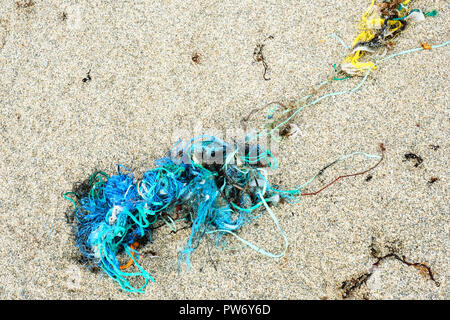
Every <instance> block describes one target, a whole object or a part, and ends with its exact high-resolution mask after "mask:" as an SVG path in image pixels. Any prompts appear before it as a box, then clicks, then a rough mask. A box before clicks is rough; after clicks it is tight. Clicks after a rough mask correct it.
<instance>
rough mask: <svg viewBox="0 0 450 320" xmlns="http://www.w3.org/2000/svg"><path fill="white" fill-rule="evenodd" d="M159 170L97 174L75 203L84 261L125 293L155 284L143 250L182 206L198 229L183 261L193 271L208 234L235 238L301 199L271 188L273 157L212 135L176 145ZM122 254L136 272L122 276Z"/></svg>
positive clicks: (159, 162)
mask: <svg viewBox="0 0 450 320" xmlns="http://www.w3.org/2000/svg"><path fill="white" fill-rule="evenodd" d="M155 165H156V167H155V168H154V169H151V170H148V171H147V172H145V174H144V176H143V178H142V179H140V180H139V181H138V180H137V179H136V178H135V177H134V175H133V173H132V172H131V171H130V170H129V169H127V168H125V167H124V166H122V165H119V166H118V173H117V174H116V175H112V176H108V175H107V174H106V173H104V172H96V173H95V174H93V175H92V176H91V178H90V180H89V183H88V191H87V190H86V192H85V194H84V195H80V194H76V196H77V197H78V198H79V202H78V206H77V203H76V202H75V201H73V200H72V202H73V203H74V204H75V210H74V216H75V218H76V230H75V233H76V245H77V247H78V248H79V250H80V252H81V254H82V255H83V257H84V258H86V259H87V260H89V261H91V262H92V264H93V265H95V266H97V267H100V268H101V269H103V270H104V271H105V272H106V273H107V274H108V275H109V276H110V277H111V278H113V279H114V280H115V281H117V282H118V283H119V284H120V286H121V288H122V289H123V290H125V291H130V292H143V290H144V288H145V287H146V285H147V284H148V282H149V281H154V279H153V278H152V277H151V276H150V274H149V273H148V272H147V271H146V270H144V269H143V268H142V267H141V266H140V265H139V264H138V259H139V256H138V252H137V250H136V248H137V244H139V243H140V242H141V241H142V239H145V238H147V239H148V238H150V239H151V237H152V234H151V233H152V229H154V226H155V223H156V222H158V221H164V222H166V223H168V224H169V222H168V221H167V219H170V220H171V221H172V223H173V222H174V220H173V219H172V218H171V215H170V213H174V212H178V210H177V209H179V207H180V206H181V207H182V208H183V212H187V214H186V217H185V218H186V219H187V220H189V221H190V222H191V223H192V231H191V235H190V236H189V239H188V240H187V243H186V245H185V247H184V249H183V250H182V251H181V252H180V261H184V262H186V263H187V264H188V265H189V266H190V254H191V253H192V252H193V251H194V250H195V248H197V247H198V245H199V244H200V242H201V240H202V238H203V237H204V236H205V235H206V234H211V233H214V234H216V235H217V237H220V236H222V235H224V234H227V233H231V234H234V233H233V232H234V231H236V230H238V229H240V228H241V227H242V226H243V225H245V224H246V223H248V222H249V221H251V220H252V219H255V218H257V217H258V216H259V215H260V212H259V211H260V210H259V209H268V210H269V212H270V213H271V211H270V209H269V206H268V204H272V205H276V204H277V203H279V202H280V201H281V200H286V201H291V200H293V199H294V198H296V197H297V196H298V194H299V192H300V191H298V190H294V191H281V190H277V189H276V188H274V187H273V186H271V185H270V184H269V182H268V180H267V169H274V168H276V166H277V163H276V160H275V158H274V157H273V156H272V154H271V153H270V151H269V150H267V149H263V148H261V147H260V146H259V145H250V144H248V143H244V144H242V145H237V144H233V145H231V144H227V143H225V142H223V141H221V140H220V139H217V138H215V137H212V136H200V137H197V138H195V139H192V140H191V141H189V142H187V143H186V144H185V145H184V146H182V145H181V143H178V144H177V145H176V146H175V147H174V148H173V149H172V150H171V151H170V152H169V153H168V155H167V156H166V157H164V158H161V159H158V160H156V162H155ZM271 215H272V217H273V218H274V219H275V222H276V224H277V226H278V227H279V225H278V222H277V221H276V218H275V217H274V216H273V213H271ZM280 230H281V229H280ZM235 236H236V237H238V238H239V236H237V235H235ZM285 239H286V238H285ZM286 241H287V240H286ZM244 242H245V240H244ZM247 244H248V243H247ZM250 246H251V247H253V248H254V249H255V250H257V251H260V252H263V253H265V251H264V250H262V249H258V248H257V247H256V246H252V245H251V244H250ZM255 247H256V248H255ZM121 252H125V253H126V254H127V255H128V256H129V258H130V264H134V265H135V266H136V268H137V271H136V272H125V271H124V269H126V268H127V267H123V266H121V265H120V262H119V260H118V258H117V256H118V254H120V253H121ZM266 254H267V255H269V256H271V254H269V253H266ZM272 256H274V255H272ZM137 276H139V277H142V278H143V279H144V281H143V282H144V283H143V284H142V286H141V287H137V288H136V287H134V286H133V284H132V283H131V282H130V281H129V279H130V277H131V278H133V277H137Z"/></svg>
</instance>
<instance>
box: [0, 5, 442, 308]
mask: <svg viewBox="0 0 450 320" xmlns="http://www.w3.org/2000/svg"><path fill="white" fill-rule="evenodd" d="M312 3H314V4H312ZM369 4H370V1H368V0H354V1H339V0H328V1H322V0H317V1H313V2H312V1H307V0H296V1H293V0H288V1H256V0H243V1H231V0H222V1H216V0H197V1H191V0H185V1H181V0H158V1H142V0H133V1H131V0H124V1H119V2H118V3H116V2H115V1H101V0H91V1H85V0H73V1H72V0H63V1H56V0H33V1H25V0H18V1H10V0H0V147H1V150H0V151H1V152H0V258H1V259H0V299H343V298H347V299H449V298H450V295H449V292H450V291H449V289H450V288H449V285H450V283H449V275H450V274H449V269H450V268H449V180H448V177H449V168H450V164H449V161H448V159H449V157H448V153H447V151H448V148H449V139H448V137H449V133H450V121H449V102H448V101H450V97H449V90H448V88H449V85H450V82H449V76H448V74H449V61H450V50H449V48H450V46H447V47H442V48H438V49H432V50H423V51H419V52H414V53H411V54H405V55H402V56H399V57H396V58H393V59H391V60H388V61H386V62H384V63H382V64H380V65H379V66H378V68H377V70H375V71H373V73H372V74H371V75H370V76H369V77H368V79H367V81H366V82H365V83H364V85H363V86H362V87H361V89H360V90H359V91H357V92H355V93H353V94H346V95H341V96H336V97H331V98H328V99H326V100H323V101H321V102H320V103H318V104H316V105H313V106H311V107H308V108H306V109H304V110H303V111H302V112H300V113H299V114H298V116H297V117H296V118H295V119H294V121H293V123H295V124H296V125H297V126H298V128H299V129H300V133H299V134H297V135H296V136H294V137H291V138H288V139H286V140H283V141H282V142H281V143H280V144H279V145H278V146H277V149H278V150H277V160H278V162H279V169H278V170H277V171H276V172H275V173H274V174H273V175H271V177H270V179H271V181H272V182H273V183H276V184H277V185H279V186H280V187H282V188H284V189H290V188H294V187H296V186H300V185H302V184H303V183H305V182H306V181H307V180H308V179H309V178H311V177H312V176H313V175H315V174H316V173H317V172H318V171H319V170H320V169H321V168H323V167H324V166H325V165H327V164H329V163H331V162H333V161H334V160H336V159H337V158H339V157H340V156H342V155H346V154H350V153H352V152H356V151H361V152H367V153H370V154H380V148H379V145H380V143H383V144H384V146H385V148H386V151H385V159H384V160H383V162H381V163H380V165H379V166H378V167H377V168H376V169H374V170H373V171H371V172H370V174H369V173H368V174H365V175H361V176H356V177H349V178H346V179H342V180H340V181H338V182H337V183H335V184H334V185H333V186H331V187H329V188H327V189H326V190H324V191H323V192H321V193H320V194H318V195H316V196H310V197H301V198H300V201H299V202H298V203H295V204H288V203H284V204H280V205H279V206H276V207H274V208H273V211H274V213H275V215H276V216H277V218H278V220H279V222H280V225H281V227H282V228H283V230H284V232H285V233H286V237H287V239H288V240H289V249H288V252H287V255H286V256H285V257H282V258H279V259H272V258H268V257H265V256H264V255H261V254H259V253H257V252H255V251H254V250H252V249H251V248H249V247H247V246H245V245H244V244H243V243H241V242H239V241H238V240H236V239H235V238H233V237H227V238H226V240H227V246H226V247H216V246H215V242H214V239H213V238H212V237H206V238H205V239H204V240H203V241H202V243H201V245H200V246H199V247H198V248H197V249H196V250H195V251H194V253H193V254H192V256H191V263H192V267H191V269H190V270H186V269H185V268H183V270H181V272H179V271H178V270H177V255H178V252H179V250H180V249H182V248H183V246H184V245H185V244H186V240H187V238H188V237H189V234H190V231H189V229H185V230H181V231H179V232H177V233H176V234H174V233H171V232H170V231H171V230H170V229H169V228H168V227H162V228H159V229H158V230H155V232H154V235H153V236H154V237H153V238H154V242H153V243H152V244H148V245H147V246H145V247H144V248H142V254H141V257H140V260H139V261H140V264H141V266H142V267H143V268H145V269H146V270H147V271H149V273H150V274H151V275H152V276H153V277H154V278H155V282H154V283H151V284H149V285H148V286H147V288H146V291H145V293H143V294H131V293H127V292H124V291H122V290H121V289H120V287H119V286H118V285H117V283H116V282H114V281H113V280H111V279H110V278H109V277H108V276H107V275H106V274H105V273H102V272H97V273H94V272H91V271H90V270H88V269H87V268H86V267H84V266H83V265H82V264H81V263H80V262H79V261H78V260H79V251H78V249H77V248H76V247H75V244H74V234H73V225H71V224H68V223H67V221H66V216H65V214H66V213H67V212H68V211H70V209H71V208H72V205H71V203H70V202H69V201H67V200H65V199H64V198H63V196H62V194H63V193H64V192H66V191H70V190H71V189H72V187H73V186H74V184H75V183H77V182H80V181H83V180H85V179H86V178H88V177H89V176H90V175H91V174H92V172H93V171H95V170H103V171H105V172H107V173H110V174H113V173H115V172H117V164H119V163H120V164H123V165H125V166H127V167H128V168H130V169H132V170H133V172H134V173H135V174H136V175H137V176H142V174H143V173H144V172H145V171H146V170H147V169H151V168H153V167H154V166H155V165H154V161H155V160H156V159H158V158H161V157H163V156H164V155H165V153H166V152H167V151H168V150H170V149H171V147H172V146H173V145H174V144H175V142H176V141H177V136H178V135H179V134H178V133H179V132H187V134H189V133H192V136H191V137H194V135H195V134H196V132H197V131H198V128H199V127H202V128H204V129H207V130H209V131H213V130H214V131H215V132H219V133H222V134H223V133H224V132H226V131H227V130H229V129H230V128H231V129H232V128H239V127H240V124H241V120H242V118H243V117H245V116H247V115H248V114H249V113H250V112H251V110H254V109H255V108H260V110H259V111H258V112H256V113H255V114H254V116H253V117H252V119H251V121H249V124H248V126H249V127H255V128H256V127H258V126H261V125H262V124H263V123H264V117H265V115H266V113H267V109H261V108H262V107H264V106H265V105H267V104H268V103H270V102H272V101H280V102H282V103H284V104H289V103H290V102H292V101H296V100H297V99H299V98H301V97H303V96H304V95H306V94H307V93H308V92H310V91H311V89H312V88H313V86H314V85H315V84H317V83H320V82H321V81H323V80H324V79H327V77H329V76H330V74H332V73H333V64H335V63H340V62H341V61H342V59H343V58H344V57H345V56H346V55H347V54H348V52H349V50H348V49H346V48H345V47H344V46H343V45H342V44H341V43H340V41H338V40H337V39H336V38H333V37H332V36H330V35H331V34H337V35H339V36H340V37H341V39H342V40H343V42H344V43H346V44H351V43H352V40H353V38H354V37H355V36H356V35H357V34H358V30H357V23H358V21H359V18H360V17H361V14H362V13H363V12H364V11H365V10H366V8H367V7H368V5H369ZM409 7H410V8H418V9H421V10H423V11H431V10H437V11H438V15H437V16H435V17H429V18H427V19H426V20H425V21H423V22H420V23H417V24H414V25H411V26H408V28H407V29H406V30H405V31H404V32H403V33H402V34H401V35H400V36H399V37H398V38H396V39H395V47H393V48H392V49H391V51H389V53H388V54H392V53H395V52H400V51H403V50H407V49H411V48H417V47H420V46H421V45H420V44H421V43H425V42H426V43H428V44H430V45H438V44H441V43H444V42H446V41H448V40H449V39H450V24H449V23H448V21H449V18H448V17H449V14H450V5H449V2H448V1H445V0H414V1H412V2H411V4H410V5H409ZM261 44H263V54H264V61H265V63H266V64H267V67H268V69H267V72H266V74H264V66H263V64H262V63H261V62H258V61H255V59H254V53H255V48H257V46H258V45H261ZM264 77H265V78H266V79H268V80H266V79H264ZM360 81H361V78H359V77H354V78H351V79H348V80H345V81H335V82H333V83H331V84H330V85H329V86H327V87H326V88H324V89H323V90H324V92H323V93H324V94H325V93H328V92H334V91H339V90H346V89H350V88H353V87H355V86H356V85H357V84H358V83H359V82H360ZM406 154H414V155H417V156H420V158H421V159H422V162H421V163H420V164H418V165H417V166H416V164H417V161H416V160H417V159H406V158H405V155H406ZM446 154H447V156H446ZM375 162H376V161H375V160H370V159H366V158H364V157H360V156H356V157H353V158H350V159H347V160H345V161H343V162H340V163H338V164H337V165H335V166H333V167H331V168H329V170H327V171H326V172H325V173H324V174H323V175H322V176H321V177H320V179H317V180H316V181H314V182H313V183H312V184H310V185H308V187H307V188H306V191H314V190H317V189H319V188H320V187H321V186H323V185H324V184H326V183H327V182H330V181H332V180H333V179H334V178H336V177H337V176H339V175H342V174H351V173H354V172H358V171H361V170H364V169H365V168H367V167H370V166H371V165H373V164H374V163H375ZM369 175H370V177H369ZM434 178H436V179H434ZM183 226H184V225H183V224H181V225H180V227H183ZM238 234H239V236H240V237H242V238H244V239H246V240H248V241H251V242H252V243H255V244H257V245H258V246H259V247H261V248H264V249H265V250H268V251H270V252H275V253H278V252H281V251H282V249H283V239H282V237H281V235H280V233H279V231H278V230H277V229H276V227H275V225H274V222H273V221H272V219H271V218H270V217H269V216H268V215H263V216H262V217H261V218H259V219H257V220H255V221H254V222H252V223H250V224H248V225H246V226H245V227H243V228H242V229H241V230H240V231H239V232H238ZM393 251H395V252H396V254H397V255H398V257H399V258H403V259H404V261H400V260H399V259H397V258H395V257H390V258H386V259H383V260H382V261H380V263H378V264H377V265H374V263H376V262H377V259H376V258H375V257H374V255H373V254H374V252H375V253H376V255H378V256H383V255H386V254H388V253H389V252H393ZM144 252H147V253H144ZM149 252H153V253H154V254H153V253H149ZM124 259H125V258H124ZM406 262H407V263H406ZM414 263H416V265H414ZM418 264H420V265H418ZM424 265H426V266H428V267H429V269H426V268H424V267H423V266H424ZM429 270H431V272H432V275H433V278H434V279H431V278H430V273H429V272H428V271H429ZM367 273H370V277H369V278H368V279H367V281H366V282H365V283H364V284H362V285H361V286H360V287H357V288H353V289H351V290H348V292H347V293H346V292H345V289H346V288H347V289H348V288H349V286H350V287H351V283H352V280H355V279H357V278H358V277H361V276H364V275H365V274H366V275H367ZM343 286H344V288H343Z"/></svg>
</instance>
